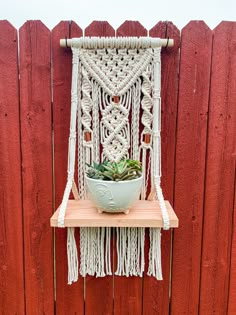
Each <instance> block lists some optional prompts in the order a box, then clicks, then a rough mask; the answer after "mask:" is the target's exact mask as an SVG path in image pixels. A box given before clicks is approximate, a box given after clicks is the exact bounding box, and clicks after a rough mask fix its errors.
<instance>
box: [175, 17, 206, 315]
mask: <svg viewBox="0 0 236 315" xmlns="http://www.w3.org/2000/svg"><path fill="white" fill-rule="evenodd" d="M181 34H182V38H181V57H180V82H179V98H178V121H177V147H176V174H175V176H176V177H175V198H174V209H175V211H176V213H177V215H178V217H179V221H180V227H179V228H178V229H176V230H175V231H174V239H173V268H172V291H171V299H172V301H171V314H198V306H199V287H200V263H201V242H202V220H203V202H204V180H205V156H206V139H207V121H208V99H209V83H210V67H211V49H212V31H211V30H210V29H209V28H208V26H207V25H206V24H205V23H204V22H202V21H192V22H190V23H189V24H188V25H187V26H186V27H185V28H184V29H183V30H182V33H181Z"/></svg>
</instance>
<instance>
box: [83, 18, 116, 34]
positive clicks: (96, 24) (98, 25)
mask: <svg viewBox="0 0 236 315" xmlns="http://www.w3.org/2000/svg"><path fill="white" fill-rule="evenodd" d="M84 35H85V36H101V37H107V36H108V37H112V36H115V30H114V28H113V27H112V26H111V25H110V24H109V23H108V22H107V21H93V22H92V23H91V24H89V26H87V27H86V29H85V30H84Z"/></svg>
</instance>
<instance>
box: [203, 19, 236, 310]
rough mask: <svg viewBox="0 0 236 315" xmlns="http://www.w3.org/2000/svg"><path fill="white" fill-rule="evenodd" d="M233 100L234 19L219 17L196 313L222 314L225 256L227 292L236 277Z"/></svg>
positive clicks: (225, 297)
mask: <svg viewBox="0 0 236 315" xmlns="http://www.w3.org/2000/svg"><path fill="white" fill-rule="evenodd" d="M235 104H236V23H235V22H222V23H221V24H220V25H219V26H217V27H216V29H215V30H214V42H213V55H212V77H211V91H210V105H209V114H210V116H209V128H208V148H207V173H206V197H205V216H204V234H203V253H202V281H201V295H200V297H201V299H200V314H206V313H208V314H213V313H214V314H227V304H228V290H229V281H230V279H229V276H230V259H231V276H232V278H231V283H230V289H231V294H233V291H234V289H235V288H236V282H235V281H236V278H235V277H234V278H233V275H234V272H235V264H234V261H235V257H234V256H233V254H235V251H234V250H235V244H233V248H232V250H233V251H232V254H231V245H232V235H233V231H234V230H233V215H234V184H235V155H234V154H235V150H236V105H235ZM234 233H235V231H234ZM234 237H235V235H234ZM233 288H234V289H233ZM231 298H232V295H231ZM229 310H232V312H229V313H228V314H235V300H234V301H232V300H230V303H229Z"/></svg>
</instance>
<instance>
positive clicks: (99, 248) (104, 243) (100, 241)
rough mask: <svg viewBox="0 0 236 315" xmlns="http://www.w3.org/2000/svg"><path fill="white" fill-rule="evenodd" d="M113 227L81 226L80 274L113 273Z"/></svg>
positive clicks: (102, 274) (100, 275)
mask: <svg viewBox="0 0 236 315" xmlns="http://www.w3.org/2000/svg"><path fill="white" fill-rule="evenodd" d="M110 243H111V228H104V227H102V228H92V227H89V228H87V227H84V228H80V275H81V276H83V277H85V276H86V275H90V276H96V277H105V276H106V275H111V274H112V272H111V252H110V251H111V250H110V248H111V247H110Z"/></svg>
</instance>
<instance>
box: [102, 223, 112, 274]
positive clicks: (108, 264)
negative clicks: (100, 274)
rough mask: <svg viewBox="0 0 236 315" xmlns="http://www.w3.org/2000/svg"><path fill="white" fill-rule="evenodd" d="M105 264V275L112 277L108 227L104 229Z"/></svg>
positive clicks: (109, 230) (109, 229) (109, 231)
mask: <svg viewBox="0 0 236 315" xmlns="http://www.w3.org/2000/svg"><path fill="white" fill-rule="evenodd" d="M103 229H104V228H103ZM105 264H106V275H112V270H111V228H110V227H106V250H105Z"/></svg>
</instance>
